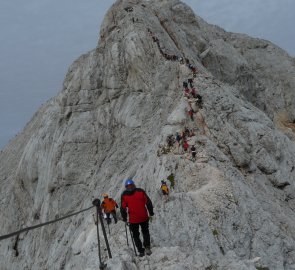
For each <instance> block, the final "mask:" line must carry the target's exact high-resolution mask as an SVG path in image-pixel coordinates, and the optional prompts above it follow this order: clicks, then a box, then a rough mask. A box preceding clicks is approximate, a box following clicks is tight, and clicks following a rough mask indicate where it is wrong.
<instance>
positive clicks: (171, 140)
mask: <svg viewBox="0 0 295 270" xmlns="http://www.w3.org/2000/svg"><path fill="white" fill-rule="evenodd" d="M174 143H175V139H174V137H173V135H169V136H168V137H167V145H168V147H173V145H174Z"/></svg>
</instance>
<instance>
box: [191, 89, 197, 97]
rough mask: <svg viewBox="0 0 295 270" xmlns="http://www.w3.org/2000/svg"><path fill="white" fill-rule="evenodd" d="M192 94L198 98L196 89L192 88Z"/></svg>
mask: <svg viewBox="0 0 295 270" xmlns="http://www.w3.org/2000/svg"><path fill="white" fill-rule="evenodd" d="M191 94H192V97H193V98H197V91H196V89H195V88H194V87H192V89H191Z"/></svg>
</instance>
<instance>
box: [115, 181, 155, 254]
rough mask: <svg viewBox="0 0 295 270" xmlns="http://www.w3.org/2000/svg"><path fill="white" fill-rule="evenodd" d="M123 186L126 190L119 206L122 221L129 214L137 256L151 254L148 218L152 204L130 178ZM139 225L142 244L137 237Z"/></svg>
mask: <svg viewBox="0 0 295 270" xmlns="http://www.w3.org/2000/svg"><path fill="white" fill-rule="evenodd" d="M125 188H126V190H125V191H124V192H123V193H122V195H121V208H120V210H121V215H122V218H123V221H124V222H127V216H128V215H129V226H130V230H131V232H132V235H133V238H134V242H135V245H136V247H137V250H138V252H139V256H140V257H142V256H144V254H147V255H151V253H152V252H151V242H150V232H149V220H151V219H152V216H153V215H154V211H153V204H152V202H151V200H150V198H149V197H148V195H147V194H146V193H145V191H144V190H143V189H141V188H137V187H136V186H135V183H134V181H133V180H132V179H127V180H126V181H125ZM127 209H128V210H127ZM139 227H141V231H142V234H143V246H142V242H141V240H140V237H139ZM143 247H144V248H143Z"/></svg>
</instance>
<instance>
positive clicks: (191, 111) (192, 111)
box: [187, 109, 195, 121]
mask: <svg viewBox="0 0 295 270" xmlns="http://www.w3.org/2000/svg"><path fill="white" fill-rule="evenodd" d="M194 112H195V111H194V110H193V109H189V110H188V112H187V113H188V115H189V117H190V119H191V120H192V121H194Z"/></svg>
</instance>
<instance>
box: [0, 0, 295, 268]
mask: <svg viewBox="0 0 295 270" xmlns="http://www.w3.org/2000/svg"><path fill="white" fill-rule="evenodd" d="M126 7H132V8H133V10H132V11H130V12H127V11H126V10H125V9H124V8H126ZM148 29H150V31H152V33H153V34H151V33H149V31H148ZM152 35H154V36H156V37H158V40H159V42H154V41H153V39H152ZM165 54H167V55H175V56H177V57H176V60H177V61H171V60H167V59H166V58H164V55H165ZM167 55H166V57H167ZM180 57H181V58H187V59H189V60H190V62H191V63H192V64H193V65H195V66H196V67H197V68H198V73H197V74H196V78H195V80H194V86H195V87H196V88H197V90H198V92H199V94H200V95H202V97H203V106H202V108H200V107H199V106H198V105H196V106H195V105H194V104H191V105H192V107H193V108H194V109H195V110H196V111H197V112H196V114H195V115H194V119H193V120H191V119H189V118H188V116H187V110H188V108H189V103H188V101H189V102H192V103H194V101H193V100H192V99H191V100H188V99H186V98H185V97H184V95H183V90H182V82H183V81H184V80H187V79H188V78H190V77H192V73H191V71H190V70H189V69H188V68H187V66H186V65H185V64H183V63H182V62H181V61H179V59H180ZM294 74H295V66H294V59H292V58H291V57H289V56H288V55H287V54H286V53H285V52H284V51H283V50H281V49H280V48H278V47H276V46H275V45H273V44H271V43H270V42H268V41H264V40H258V39H253V38H250V37H248V36H245V35H240V34H234V33H227V32H225V31H224V30H222V29H220V28H219V27H217V26H212V25H209V24H207V23H206V22H204V21H203V20H202V19H201V18H199V17H197V16H195V15H194V14H193V12H192V10H191V9H190V8H189V7H188V6H186V5H185V4H183V3H181V2H180V1H178V0H173V1H170V0H169V1H168V0H161V1H159V0H151V1H136V0H134V1H131V0H130V1H127V0H121V1H117V2H116V3H115V4H114V5H113V7H112V8H111V9H110V10H109V11H108V13H107V14H106V17H105V19H104V22H103V24H102V26H101V30H100V39H99V42H98V46H97V47H96V48H95V49H94V50H92V51H90V52H89V53H86V54H84V55H82V56H81V57H80V58H78V59H77V60H76V61H75V62H74V63H73V64H72V65H71V66H70V68H69V71H68V73H67V75H66V78H65V80H64V84H63V90H62V91H61V92H60V93H59V94H58V95H57V96H56V97H55V98H53V99H51V100H49V101H48V102H47V103H46V104H45V105H44V106H42V107H41V108H40V110H39V111H38V112H37V113H36V114H35V115H34V116H33V118H32V120H31V121H30V122H29V123H28V124H27V125H26V127H25V128H24V130H23V131H22V132H21V133H20V134H18V136H16V138H14V139H13V140H12V141H11V142H10V144H8V145H7V146H6V147H5V148H4V149H3V151H1V153H0V160H1V162H0V181H1V193H0V202H1V204H0V211H1V220H0V234H1V235H3V234H6V233H9V232H12V231H15V230H18V229H20V228H23V227H27V226H31V225H34V224H39V223H41V222H45V221H48V220H52V219H55V218H57V217H60V216H63V215H65V214H67V213H69V212H72V211H77V210H79V209H84V208H86V207H88V206H90V205H91V201H92V198H93V197H94V196H101V194H102V193H104V192H108V193H110V194H111V196H112V197H113V198H115V199H116V200H117V201H119V200H120V194H121V192H122V190H123V186H122V183H123V180H124V179H126V178H127V177H132V178H134V180H135V181H136V184H137V185H138V186H139V187H142V188H144V189H146V191H147V193H148V194H149V195H150V197H151V199H152V201H153V202H154V206H155V219H154V221H153V222H152V223H151V224H150V229H151V235H152V251H153V254H152V255H151V256H150V257H146V258H143V259H139V258H135V257H134V254H133V252H132V249H131V247H129V248H128V247H127V246H126V239H125V227H124V223H123V222H121V221H119V222H118V224H116V225H111V235H110V237H109V242H110V245H111V249H112V253H113V259H111V260H107V254H106V251H105V245H104V244H103V245H102V252H103V260H104V261H106V262H107V264H108V267H107V269H255V268H258V267H264V268H269V269H293V268H294V265H295V251H294V248H295V238H294V235H295V226H294V224H295V217H294V216H295V215H294V209H295V204H294V203H295V199H294V198H295V183H294V180H295V169H294V166H295V165H294V164H295V145H294V138H295V137H294V123H293V121H294V119H295V109H294V108H295V106H294V104H295V94H294V89H295V87H294V86H295V85H294V84H295V81H294V78H295V77H294ZM184 127H188V128H190V129H192V130H194V132H195V135H194V136H193V137H191V138H190V140H189V143H190V144H191V145H192V144H195V145H196V148H197V155H196V160H195V161H193V160H192V159H191V157H190V154H189V153H184V152H183V151H182V149H181V148H178V147H177V146H176V145H175V146H173V147H171V148H168V147H166V145H165V144H166V139H167V136H169V135H171V134H172V135H173V134H175V133H176V132H180V131H182V130H183V129H184ZM160 146H162V148H163V149H165V151H159V150H160V148H161V147H160ZM157 153H158V154H157ZM171 173H173V174H174V176H175V188H174V189H173V190H172V191H171V195H170V198H169V201H168V202H167V203H164V202H163V198H162V197H161V193H160V190H159V187H160V181H161V180H162V179H163V178H166V177H167V176H168V175H170V174H171ZM0 250H1V252H0V269H4V270H6V269H10V270H11V269H30V270H31V269H33V270H34V269H88V270H90V269H97V268H98V266H99V262H98V258H97V242H96V227H95V225H94V223H93V219H92V213H91V212H84V213H83V214H80V215H78V216H74V217H72V218H70V219H66V220H64V221H61V222H59V223H56V224H52V225H50V226H47V227H44V228H40V229H36V230H34V231H31V232H28V233H24V234H21V235H20V236H19V238H11V239H8V240H4V241H1V242H0ZM257 258H258V259H257Z"/></svg>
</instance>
